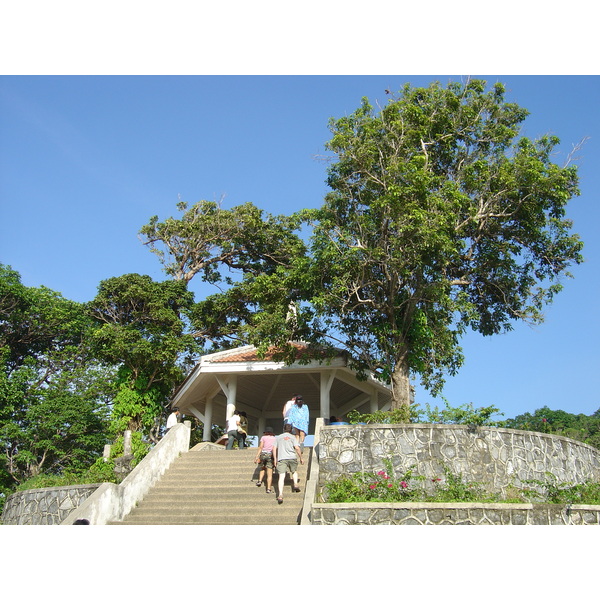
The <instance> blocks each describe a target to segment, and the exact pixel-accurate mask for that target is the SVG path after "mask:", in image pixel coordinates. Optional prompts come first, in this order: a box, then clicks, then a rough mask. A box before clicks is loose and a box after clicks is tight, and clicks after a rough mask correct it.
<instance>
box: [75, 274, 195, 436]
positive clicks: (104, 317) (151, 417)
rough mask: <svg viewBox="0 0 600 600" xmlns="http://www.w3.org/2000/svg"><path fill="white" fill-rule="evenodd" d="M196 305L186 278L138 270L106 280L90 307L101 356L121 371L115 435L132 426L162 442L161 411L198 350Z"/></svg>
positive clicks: (93, 338)
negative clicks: (190, 325)
mask: <svg viewBox="0 0 600 600" xmlns="http://www.w3.org/2000/svg"><path fill="white" fill-rule="evenodd" d="M192 304H193V294H192V293H191V292H190V291H188V290H187V288H186V285H185V283H184V282H183V281H163V282H157V281H153V280H152V278H151V277H149V276H148V275H139V274H136V273H132V274H128V275H122V276H120V277H113V278H110V279H106V280H104V281H102V282H101V283H100V285H99V287H98V294H97V295H96V297H95V298H94V300H93V301H92V302H90V303H89V304H88V307H87V308H88V312H89V314H90V316H91V317H92V318H93V320H94V321H95V322H96V324H97V327H96V328H95V329H94V330H93V332H92V336H91V344H92V348H93V352H94V354H95V356H96V357H98V358H99V359H101V360H102V361H104V362H106V363H108V364H110V365H113V366H115V367H116V368H117V369H118V373H117V377H116V384H117V386H118V391H117V393H116V396H115V398H114V403H113V407H112V425H111V427H112V432H113V434H115V435H118V434H121V433H122V432H123V431H125V430H126V429H130V430H132V431H134V432H140V434H142V435H144V436H147V437H148V438H149V439H151V440H153V441H157V439H158V438H157V434H158V430H159V427H160V421H161V414H162V413H163V411H164V409H165V406H166V405H167V404H168V400H169V397H170V395H171V393H172V391H173V389H174V386H175V385H176V384H178V383H179V382H180V381H181V378H182V376H183V373H184V372H185V367H186V364H185V363H186V361H189V360H191V358H192V357H193V355H194V353H195V352H197V350H198V348H197V344H196V341H195V339H194V337H193V336H192V335H191V334H190V333H189V332H188V331H187V321H186V312H187V311H188V310H189V309H190V308H191V306H192Z"/></svg>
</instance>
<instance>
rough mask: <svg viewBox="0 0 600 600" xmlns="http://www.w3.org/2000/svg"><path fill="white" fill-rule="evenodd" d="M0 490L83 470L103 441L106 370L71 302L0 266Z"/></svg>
mask: <svg viewBox="0 0 600 600" xmlns="http://www.w3.org/2000/svg"><path fill="white" fill-rule="evenodd" d="M0 307H1V308H0V446H1V448H2V453H1V454H0V492H3V493H4V494H6V493H8V492H10V491H11V490H12V489H13V488H14V487H15V486H16V485H18V484H19V483H21V482H23V481H25V480H26V479H28V478H31V477H36V476H41V475H57V476H58V475H60V474H61V473H63V472H64V471H65V470H71V471H73V472H76V471H84V470H86V469H87V468H89V467H90V465H91V464H93V462H94V461H95V460H96V458H97V457H98V456H99V455H100V454H101V453H102V449H103V446H104V444H105V443H106V442H107V441H108V432H107V420H108V404H109V401H110V397H111V394H112V392H113V391H114V390H113V387H112V384H111V382H110V379H109V378H110V375H111V370H110V369H107V368H106V367H105V366H104V365H102V364H100V363H99V362H98V361H96V360H95V359H94V358H93V357H92V356H91V355H90V352H89V348H88V347H87V345H86V342H85V340H86V336H87V334H88V332H89V328H90V327H91V326H92V322H91V320H90V319H89V318H88V317H87V316H86V314H85V311H84V309H83V307H82V306H81V305H79V304H78V303H75V302H72V301H69V300H67V299H65V298H63V297H62V296H61V295H60V294H58V293H56V292H53V291H51V290H48V289H47V288H44V287H41V288H28V287H26V286H24V285H23V284H22V283H21V281H20V276H19V275H18V273H16V272H15V271H14V270H12V269H10V267H5V266H3V265H2V266H0Z"/></svg>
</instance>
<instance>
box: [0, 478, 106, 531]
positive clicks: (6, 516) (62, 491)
mask: <svg viewBox="0 0 600 600" xmlns="http://www.w3.org/2000/svg"><path fill="white" fill-rule="evenodd" d="M99 487H100V484H99V483H92V484H87V485H71V486H63V487H51V488H39V489H35V490H25V491H23V492H16V493H14V494H12V495H10V496H9V497H8V498H7V499H6V504H5V505H4V511H3V512H2V524H3V525H58V524H60V523H61V521H62V520H63V519H65V518H66V516H67V515H68V514H69V513H70V512H71V511H73V510H74V509H76V508H77V507H78V506H79V505H80V504H83V502H85V500H86V499H87V498H88V497H89V496H91V495H92V494H93V493H94V492H95V491H96V490H97V489H98V488H99Z"/></svg>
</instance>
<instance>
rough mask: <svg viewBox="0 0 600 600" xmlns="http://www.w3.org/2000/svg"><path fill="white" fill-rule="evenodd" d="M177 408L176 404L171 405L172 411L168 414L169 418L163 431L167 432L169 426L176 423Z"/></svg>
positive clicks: (177, 419)
mask: <svg viewBox="0 0 600 600" xmlns="http://www.w3.org/2000/svg"><path fill="white" fill-rule="evenodd" d="M178 417H179V408H177V406H175V407H173V412H172V413H171V414H170V415H169V418H168V419H167V430H166V431H165V433H167V432H168V431H169V429H171V427H173V426H174V425H177V422H178V421H179V418H178Z"/></svg>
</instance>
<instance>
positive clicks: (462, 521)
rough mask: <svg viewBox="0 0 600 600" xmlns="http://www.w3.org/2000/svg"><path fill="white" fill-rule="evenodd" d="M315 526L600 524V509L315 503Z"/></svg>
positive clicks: (538, 505)
mask: <svg viewBox="0 0 600 600" xmlns="http://www.w3.org/2000/svg"><path fill="white" fill-rule="evenodd" d="M311 524H312V525H600V506H583V505H576V506H568V507H566V506H563V505H561V504H476V503H455V504H442V503H440V504H438V503H425V502H423V503H418V502H412V503H408V502H404V503H384V502H361V503H356V504H313V506H312V515H311Z"/></svg>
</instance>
